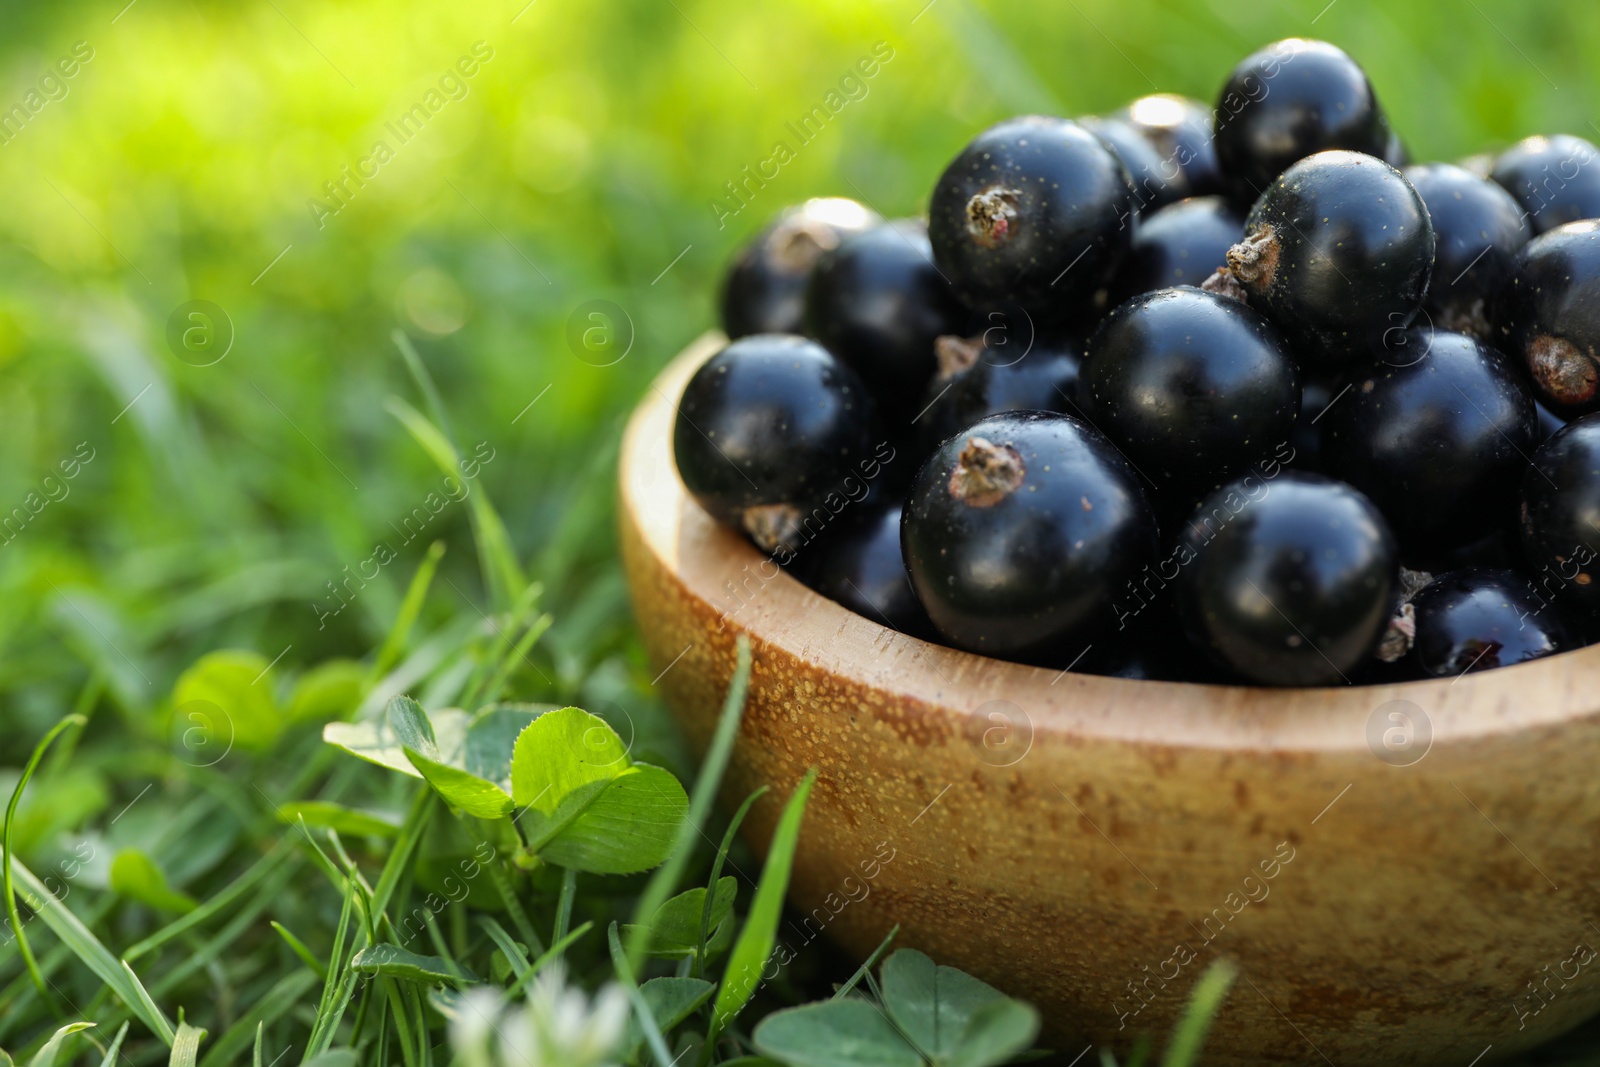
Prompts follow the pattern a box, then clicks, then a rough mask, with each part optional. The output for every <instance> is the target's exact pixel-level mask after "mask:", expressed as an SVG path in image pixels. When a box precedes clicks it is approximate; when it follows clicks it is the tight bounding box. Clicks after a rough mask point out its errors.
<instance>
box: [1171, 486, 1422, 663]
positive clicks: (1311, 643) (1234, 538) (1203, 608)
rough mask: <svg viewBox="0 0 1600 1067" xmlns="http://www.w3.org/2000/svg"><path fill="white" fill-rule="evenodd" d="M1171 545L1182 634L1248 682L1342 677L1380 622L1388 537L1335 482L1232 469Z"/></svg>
mask: <svg viewBox="0 0 1600 1067" xmlns="http://www.w3.org/2000/svg"><path fill="white" fill-rule="evenodd" d="M1178 545H1179V549H1178V551H1179V555H1178V557H1177V559H1178V563H1179V564H1180V568H1179V571H1178V577H1177V594H1178V605H1179V609H1180V611H1181V613H1182V616H1183V619H1184V626H1185V628H1186V629H1187V631H1188V633H1189V637H1190V639H1191V640H1192V641H1194V642H1195V643H1196V644H1198V645H1199V646H1200V647H1201V648H1203V649H1205V650H1206V651H1207V652H1208V653H1210V655H1211V656H1212V657H1213V658H1215V659H1216V660H1217V661H1218V662H1219V663H1220V664H1222V665H1223V666H1224V667H1227V668H1229V669H1231V670H1233V671H1236V672H1237V673H1239V674H1241V675H1243V676H1244V677H1246V678H1248V679H1250V680H1251V681H1254V682H1260V683H1262V684H1265V685H1333V684H1336V683H1339V682H1344V681H1348V679H1349V675H1350V672H1351V671H1352V670H1354V669H1355V667H1356V666H1357V665H1358V664H1359V663H1361V661H1362V659H1363V658H1364V657H1365V656H1366V655H1367V653H1368V652H1370V651H1371V650H1372V647H1373V645H1374V644H1375V643H1376V642H1377V640H1378V637H1379V636H1380V635H1381V634H1382V632H1383V630H1384V628H1385V627H1386V625H1387V624H1388V619H1389V612H1390V607H1391V603H1392V602H1391V596H1392V593H1393V590H1394V587H1395V581H1396V574H1397V571H1398V567H1399V564H1398V561H1397V557H1396V552H1395V544H1394V538H1393V536H1392V535H1391V534H1390V532H1389V528H1388V525H1387V524H1386V523H1385V522H1384V519H1383V516H1382V515H1381V514H1380V513H1379V511H1378V509H1377V508H1376V507H1374V506H1373V504H1372V502H1371V501H1370V500H1368V499H1367V498H1366V497H1365V496H1363V495H1361V493H1360V492H1359V491H1357V490H1356V489H1353V488H1352V487H1350V486H1348V485H1345V484H1344V483H1343V482H1337V481H1334V480H1333V479H1331V478H1325V477H1323V476H1322V475H1320V474H1311V473H1308V472H1305V471H1295V470H1285V471H1280V472H1279V474H1278V476H1277V477H1276V478H1275V479H1272V480H1270V481H1269V480H1264V479H1261V478H1257V477H1255V476H1254V475H1251V476H1248V477H1245V478H1242V479H1240V480H1238V481H1236V482H1232V483H1230V484H1228V485H1226V486H1223V487H1222V488H1221V489H1219V490H1217V491H1216V492H1215V493H1213V494H1212V495H1211V496H1209V497H1207V498H1206V500H1205V501H1204V502H1203V503H1202V504H1201V505H1200V508H1199V510H1197V511H1196V512H1195V513H1194V515H1193V516H1192V517H1191V518H1190V519H1189V521H1188V523H1187V524H1186V525H1185V527H1184V528H1183V530H1182V532H1181V534H1180V537H1179V541H1178Z"/></svg>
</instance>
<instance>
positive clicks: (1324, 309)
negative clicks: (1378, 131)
mask: <svg viewBox="0 0 1600 1067" xmlns="http://www.w3.org/2000/svg"><path fill="white" fill-rule="evenodd" d="M1433 256H1434V236H1433V225H1432V223H1430V222H1429V221H1428V209H1427V207H1426V206H1424V205H1423V203H1422V198H1421V197H1420V196H1418V195H1417V191H1416V190H1415V189H1413V188H1412V187H1411V183H1410V182H1408V181H1406V180H1405V178H1404V177H1403V176H1402V175H1401V174H1400V172H1399V171H1397V170H1395V169H1394V168H1393V167H1391V166H1389V165H1388V164H1387V163H1385V162H1383V161H1382V160H1381V159H1375V158H1374V157H1372V156H1367V155H1362V154H1360V153H1358V152H1319V153H1318V154H1316V155H1314V156H1311V157H1309V158H1307V159H1303V160H1301V161H1300V162H1298V163H1296V164H1295V165H1294V166H1292V167H1290V168H1289V169H1288V170H1286V171H1284V172H1283V174H1282V175H1280V176H1279V177H1278V179H1277V180H1276V181H1274V182H1273V183H1272V184H1271V185H1270V186H1269V187H1268V188H1267V191H1266V192H1265V193H1263V194H1262V196H1261V199H1260V200H1258V201H1256V204H1255V206H1254V207H1253V208H1251V209H1250V215H1249V217H1248V218H1247V219H1246V220H1245V236H1244V240H1242V241H1241V242H1239V244H1237V245H1235V246H1234V247H1233V249H1232V250H1230V251H1229V253H1228V270H1229V272H1230V273H1231V275H1232V277H1233V278H1234V279H1236V280H1237V281H1238V282H1239V284H1240V285H1242V287H1243V289H1244V291H1245V294H1246V297H1247V299H1248V300H1249V302H1250V305H1251V306H1252V307H1255V308H1258V309H1259V310H1261V311H1263V312H1265V313H1266V315H1267V316H1268V317H1269V318H1271V319H1272V320H1273V321H1274V322H1276V323H1277V324H1278V325H1279V327H1281V328H1282V329H1283V331H1284V332H1285V333H1287V334H1288V335H1289V338H1290V340H1291V341H1292V342H1294V343H1295V345H1296V355H1297V356H1298V357H1299V358H1301V360H1302V363H1303V365H1304V364H1305V363H1306V362H1310V363H1313V364H1315V363H1321V364H1323V365H1328V366H1332V365H1337V364H1341V363H1345V362H1348V361H1349V360H1350V359H1352V358H1354V357H1356V356H1365V355H1367V354H1369V353H1370V352H1371V351H1372V350H1373V349H1375V348H1381V347H1382V345H1383V343H1384V340H1385V335H1388V334H1392V333H1396V332H1399V331H1402V330H1404V329H1405V328H1406V327H1407V326H1409V325H1410V324H1411V320H1412V319H1413V318H1414V317H1415V316H1416V314H1417V311H1418V310H1419V309H1420V308H1421V306H1422V302H1423V299H1424V298H1425V297H1426V295H1427V292H1428V279H1429V277H1430V275H1431V274H1432V271H1433Z"/></svg>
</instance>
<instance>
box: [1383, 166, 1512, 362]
mask: <svg viewBox="0 0 1600 1067" xmlns="http://www.w3.org/2000/svg"><path fill="white" fill-rule="evenodd" d="M1404 174H1405V176H1406V180H1407V181H1409V182H1410V183H1411V186H1412V188H1414V189H1416V191H1417V195H1418V196H1420V197H1422V202H1423V203H1424V204H1426V205H1427V206H1428V216H1429V218H1430V219H1431V220H1432V222H1433V233H1434V238H1435V245H1434V253H1433V280H1432V282H1431V283H1430V284H1429V286H1428V298H1427V301H1426V303H1425V304H1424V305H1423V306H1424V307H1425V308H1426V310H1427V312H1428V315H1429V317H1430V318H1431V319H1432V320H1433V325H1435V326H1437V327H1439V328H1441V329H1445V330H1456V331H1458V332H1461V333H1470V334H1472V335H1473V336H1475V337H1482V338H1483V339H1485V340H1490V339H1491V323H1490V315H1491V314H1492V311H1493V308H1492V301H1493V299H1494V297H1495V296H1496V295H1497V294H1498V293H1499V292H1500V290H1501V288H1502V287H1503V286H1504V285H1505V283H1506V280H1507V279H1508V278H1509V277H1510V276H1511V261H1512V259H1513V258H1515V256H1516V254H1517V250H1518V249H1519V248H1521V247H1522V246H1523V245H1525V244H1527V243H1528V239H1529V238H1530V237H1532V236H1533V232H1532V231H1531V230H1529V229H1528V224H1527V221H1526V220H1525V219H1524V218H1523V215H1522V209H1521V208H1520V207H1519V206H1518V205H1517V202H1516V201H1515V200H1513V199H1512V198H1511V194H1510V193H1508V192H1506V191H1505V190H1504V189H1503V188H1501V187H1500V186H1498V185H1496V184H1495V183H1494V182H1491V181H1486V180H1485V179H1483V178H1480V177H1478V176H1477V175H1475V174H1472V173H1470V172H1468V171H1465V170H1462V169H1461V168H1460V167H1457V166H1454V165H1452V164H1449V163H1425V164H1423V165H1422V166H1418V167H1408V168H1406V170H1405V171H1404Z"/></svg>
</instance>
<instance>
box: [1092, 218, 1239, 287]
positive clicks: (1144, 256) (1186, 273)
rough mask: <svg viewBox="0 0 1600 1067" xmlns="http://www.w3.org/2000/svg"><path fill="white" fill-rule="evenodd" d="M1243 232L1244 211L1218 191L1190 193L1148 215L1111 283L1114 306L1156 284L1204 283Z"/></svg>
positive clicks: (1166, 285)
mask: <svg viewBox="0 0 1600 1067" xmlns="http://www.w3.org/2000/svg"><path fill="white" fill-rule="evenodd" d="M1243 236H1244V213H1243V212H1242V211H1240V210H1239V209H1238V208H1236V207H1234V206H1233V204H1232V202H1231V201H1229V200H1227V199H1226V198H1224V197H1220V196H1196V197H1190V198H1189V199H1187V200H1180V201H1178V202H1177V203H1176V204H1169V205H1167V206H1166V207H1164V208H1162V209H1161V210H1160V211H1156V212H1153V213H1151V214H1149V215H1146V216H1144V217H1143V218H1141V219H1140V220H1139V228H1138V230H1137V231H1135V233H1134V235H1133V247H1132V248H1130V249H1129V250H1128V258H1127V259H1126V260H1124V261H1123V264H1122V269H1121V270H1119V271H1117V276H1116V278H1115V279H1114V280H1113V281H1112V283H1111V305H1112V306H1113V307H1115V306H1116V305H1117V304H1120V303H1122V302H1123V301H1124V300H1126V299H1128V298H1129V297H1131V296H1138V295H1139V294H1140V293H1148V292H1152V291H1154V290H1156V289H1166V288H1169V287H1171V286H1174V285H1196V286H1197V285H1200V284H1201V283H1203V282H1204V281H1205V280H1206V279H1207V278H1209V277H1210V276H1211V273H1212V272H1213V271H1215V270H1216V269H1217V268H1218V267H1220V266H1222V265H1223V264H1224V263H1225V262H1226V261H1227V256H1228V249H1230V248H1232V247H1233V246H1234V245H1235V244H1237V243H1238V241H1239V239H1240V238H1241V237H1243Z"/></svg>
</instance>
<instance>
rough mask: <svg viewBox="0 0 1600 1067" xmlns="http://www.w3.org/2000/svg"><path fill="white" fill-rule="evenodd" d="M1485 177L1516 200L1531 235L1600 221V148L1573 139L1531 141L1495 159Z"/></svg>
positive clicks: (1562, 135)
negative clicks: (1564, 226)
mask: <svg viewBox="0 0 1600 1067" xmlns="http://www.w3.org/2000/svg"><path fill="white" fill-rule="evenodd" d="M1489 176H1490V177H1491V178H1493V179H1494V180H1495V181H1497V182H1499V183H1500V184H1501V185H1503V186H1505V188H1506V191H1507V192H1509V193H1510V194H1511V195H1512V196H1514V197H1516V199H1517V203H1518V204H1520V205H1521V206H1522V210H1523V211H1525V212H1526V213H1527V216H1528V224H1529V225H1530V226H1531V227H1532V229H1533V232H1534V233H1535V234H1540V233H1547V232H1549V231H1550V230H1553V229H1555V228H1556V227H1557V226H1560V225H1562V224H1563V223H1568V222H1577V221H1578V220H1579V219H1592V218H1595V217H1597V216H1600V149H1596V148H1595V146H1594V145H1592V144H1590V143H1589V142H1588V141H1586V140H1584V139H1583V138H1582V137H1573V136H1572V135H1571V134H1565V133H1558V134H1556V135H1554V136H1552V137H1529V138H1527V139H1525V140H1522V141H1518V142H1517V143H1516V144H1514V145H1512V146H1511V147H1510V148H1508V149H1506V150H1505V151H1504V152H1503V153H1501V155H1500V158H1499V159H1497V160H1495V164H1494V170H1493V171H1491V172H1490V174H1489Z"/></svg>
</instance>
